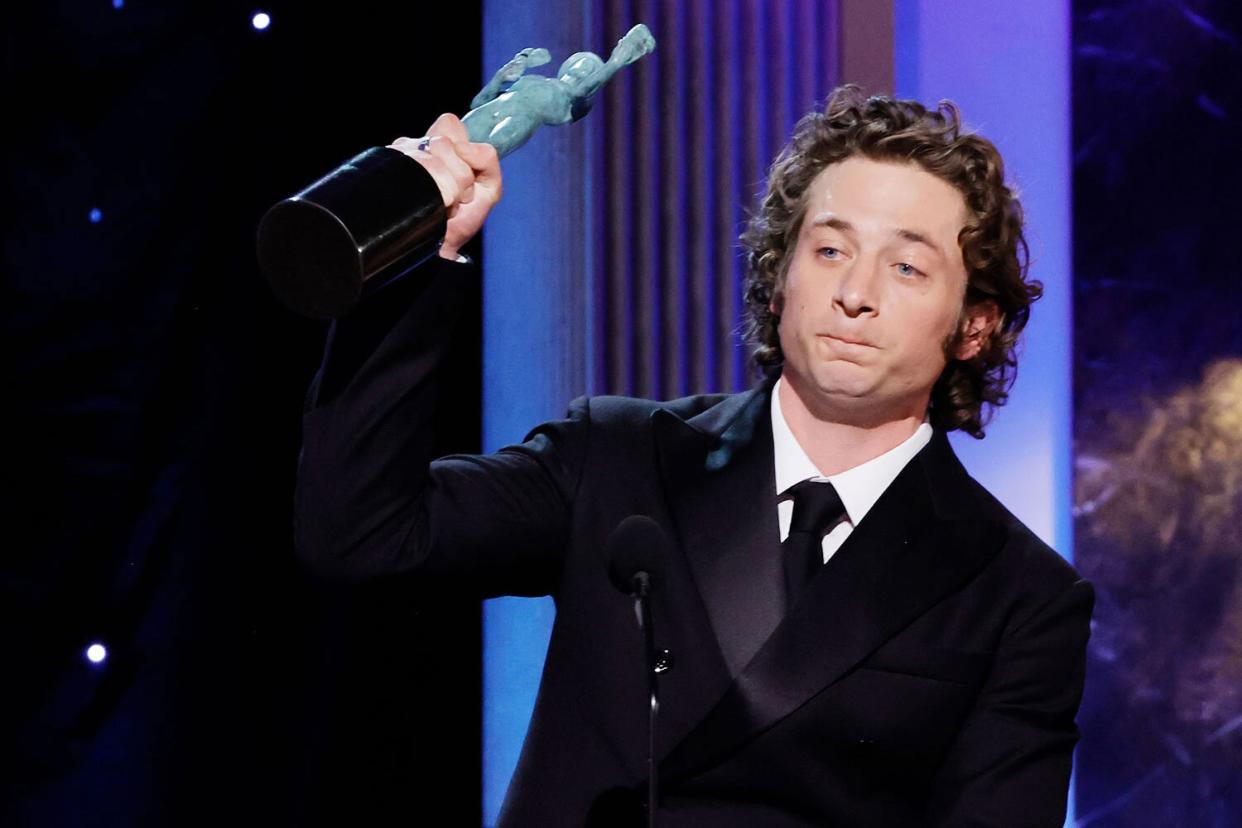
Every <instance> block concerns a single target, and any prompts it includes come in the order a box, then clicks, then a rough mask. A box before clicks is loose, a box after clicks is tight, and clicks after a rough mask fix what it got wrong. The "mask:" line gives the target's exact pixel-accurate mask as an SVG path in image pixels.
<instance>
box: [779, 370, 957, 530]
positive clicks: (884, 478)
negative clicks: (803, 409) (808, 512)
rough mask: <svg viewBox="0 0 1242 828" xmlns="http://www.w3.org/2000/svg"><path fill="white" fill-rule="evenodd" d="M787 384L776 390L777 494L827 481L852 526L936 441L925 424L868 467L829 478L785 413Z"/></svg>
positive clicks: (925, 422)
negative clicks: (782, 394)
mask: <svg viewBox="0 0 1242 828" xmlns="http://www.w3.org/2000/svg"><path fill="white" fill-rule="evenodd" d="M783 381H784V380H782V379H778V380H777V381H776V385H774V386H773V387H772V403H771V415H772V446H773V449H774V451H775V466H776V492H777V494H778V495H780V494H783V493H784V492H786V491H788V490H789V488H790V487H791V486H793V485H795V484H797V483H801V482H802V481H803V480H826V481H828V482H829V483H831V484H832V485H833V488H835V489H836V490H837V494H838V495H839V496H840V498H841V502H842V503H843V504H844V505H845V513H846V514H847V515H848V516H849V519H850V523H852V524H854V525H855V526H857V525H858V522H859V521H861V520H862V519H863V517H864V516H865V515H866V514H867V512H868V511H870V509H871V507H872V506H874V505H875V502H876V501H877V500H879V499H880V495H882V494H884V490H885V489H887V488H888V487H889V484H891V483H892V482H893V480H894V479H895V478H896V477H897V475H898V474H900V473H901V470H902V469H904V468H905V467H906V464H907V463H909V462H910V461H911V460H912V459H913V458H914V455H916V454H918V453H919V452H920V451H921V450H922V448H923V446H925V445H927V443H928V442H929V441H930V440H931V438H932V427H931V425H930V424H929V423H928V422H927V421H924V422H923V423H922V424H921V425H920V426H919V427H918V428H917V429H915V430H914V433H913V434H911V435H910V436H909V437H908V438H906V439H905V440H904V441H903V442H901V443H899V444H898V445H896V446H894V447H893V448H891V449H889V450H888V451H886V452H884V453H883V454H881V455H880V456H879V457H874V458H872V459H870V460H868V461H867V462H865V463H861V464H859V465H857V466H854V467H853V468H852V469H846V470H845V471H843V472H840V473H839V474H834V475H832V476H825V475H824V474H822V473H821V472H820V470H819V469H818V468H816V466H815V464H814V463H813V462H812V461H811V458H810V457H808V456H807V453H806V452H805V451H804V450H803V449H802V446H801V445H799V443H798V439H797V438H796V437H794V435H793V432H792V431H791V430H790V429H789V424H788V423H786V422H785V415H784V414H783V413H782V412H781V399H780V389H781V383H782V382H783Z"/></svg>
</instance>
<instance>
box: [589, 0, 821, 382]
mask: <svg viewBox="0 0 1242 828" xmlns="http://www.w3.org/2000/svg"><path fill="white" fill-rule="evenodd" d="M838 17H839V15H838V8H837V2H836V0H832V2H796V1H795V0H790V1H789V2H776V1H775V0H768V1H767V2H760V0H719V2H707V0H688V2H672V1H671V0H659V1H658V2H657V0H602V2H600V4H599V5H598V6H596V9H595V14H594V19H595V20H596V21H598V32H599V40H600V42H601V43H603V44H608V45H611V44H612V43H615V42H616V41H617V39H619V38H620V37H621V36H622V35H623V34H624V33H625V31H626V30H627V29H629V27H630V26H632V25H634V23H636V22H638V21H642V22H645V23H647V25H648V26H650V27H651V30H652V32H653V33H654V34H655V37H656V40H657V42H658V47H657V49H656V51H655V53H654V54H653V55H651V56H650V57H648V58H645V59H644V60H642V61H640V62H639V63H638V64H636V65H635V66H633V67H632V68H631V69H630V70H629V71H627V72H623V73H621V74H619V75H618V76H617V77H616V78H615V79H614V80H613V82H612V87H611V88H610V89H609V90H608V91H607V92H606V93H605V95H604V98H605V100H604V103H603V107H602V108H603V110H604V113H602V114H603V115H604V117H598V116H592V118H593V120H591V122H590V125H589V127H588V129H589V130H590V132H591V137H590V139H589V140H588V146H589V148H590V149H589V152H590V161H589V164H588V167H589V169H590V170H591V171H592V172H591V176H592V181H593V186H594V188H595V191H594V192H595V196H594V197H593V198H591V199H589V200H588V203H589V205H590V207H591V209H592V210H593V211H596V215H594V216H591V217H590V218H589V220H588V223H589V224H591V226H592V234H593V238H594V240H595V242H596V243H597V244H598V245H599V246H600V248H601V253H600V255H597V256H595V257H594V258H593V260H592V264H593V267H592V272H591V273H590V274H589V280H590V283H591V286H592V290H591V297H592V303H591V304H592V307H591V309H590V313H591V320H592V324H591V332H592V333H591V336H592V342H591V351H592V352H591V359H590V365H589V374H590V375H589V377H588V382H589V385H590V388H589V390H590V391H592V392H593V393H617V394H631V395H638V396H650V397H661V398H664V397H676V396H681V395H684V394H690V393H697V392H703V391H730V390H737V389H741V388H744V387H746V386H748V385H749V384H750V383H751V381H752V379H753V375H752V373H751V371H750V369H749V366H748V359H747V349H746V348H745V346H744V345H743V343H742V341H741V326H742V276H743V266H742V264H743V263H742V258H741V256H740V252H739V249H738V246H737V236H738V234H739V233H740V232H741V230H742V227H743V226H744V223H745V220H746V215H747V212H746V211H748V210H750V209H753V207H754V205H755V204H756V201H757V195H758V193H759V192H760V191H761V189H762V186H763V180H764V177H765V174H766V170H767V165H768V163H769V162H770V161H771V159H772V156H773V155H775V153H776V152H777V151H778V150H779V149H780V147H781V146H782V144H783V143H784V141H785V139H786V138H787V137H788V135H789V132H790V130H791V129H792V127H793V124H794V123H795V122H796V121H797V119H798V118H799V117H800V116H801V115H802V114H803V113H805V112H807V111H808V110H809V109H811V108H812V107H813V106H815V105H817V104H818V103H820V102H822V100H823V99H824V97H825V96H826V95H827V94H828V92H829V91H830V90H831V89H832V87H833V86H834V85H835V84H836V83H837V82H838V79H839V69H838V67H839V63H840V48H839V41H840V33H839V29H838V25H837V21H838Z"/></svg>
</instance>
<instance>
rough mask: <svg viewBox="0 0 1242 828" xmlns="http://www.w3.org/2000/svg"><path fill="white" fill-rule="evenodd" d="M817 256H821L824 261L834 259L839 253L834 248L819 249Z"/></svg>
mask: <svg viewBox="0 0 1242 828" xmlns="http://www.w3.org/2000/svg"><path fill="white" fill-rule="evenodd" d="M819 255H821V256H823V257H824V258H825V259H835V258H837V257H838V256H840V255H841V251H840V250H838V249H837V248H835V247H821V248H820V249H819Z"/></svg>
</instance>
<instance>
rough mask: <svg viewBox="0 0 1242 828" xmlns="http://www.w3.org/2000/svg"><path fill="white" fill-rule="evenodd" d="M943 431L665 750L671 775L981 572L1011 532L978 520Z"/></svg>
mask: <svg viewBox="0 0 1242 828" xmlns="http://www.w3.org/2000/svg"><path fill="white" fill-rule="evenodd" d="M966 485H967V478H966V475H965V472H964V471H963V470H962V469H961V466H960V464H958V463H957V459H956V458H955V457H953V454H952V451H951V450H950V449H949V447H948V443H947V441H945V440H944V437H943V435H937V436H936V437H934V438H933V440H932V443H931V444H929V445H928V446H927V447H926V448H925V449H924V450H923V451H922V452H920V454H919V455H918V457H916V458H915V460H913V461H911V462H910V464H909V465H907V466H906V468H905V469H904V470H903V471H902V472H901V474H899V475H898V477H897V479H896V480H894V481H893V484H892V485H891V486H889V488H888V490H887V491H885V493H884V494H883V495H882V496H881V498H880V499H879V500H878V501H877V502H876V504H875V506H873V507H872V509H871V511H870V512H868V513H867V516H866V518H864V519H863V520H862V521H861V522H860V523H859V525H858V526H857V527H856V528H855V530H854V532H853V533H852V534H851V535H850V537H849V539H848V540H847V541H846V542H845V544H844V545H843V546H842V547H841V549H839V550H838V551H837V553H836V554H835V555H834V556H833V557H832V559H831V560H830V561H829V562H828V564H827V565H825V567H824V569H823V571H822V572H820V574H819V575H818V576H817V577H816V578H815V580H814V582H812V584H811V586H810V587H809V588H808V589H807V591H806V592H805V593H804V595H803V597H802V599H801V600H799V602H798V603H797V604H796V605H795V606H793V607H792V608H791V609H790V611H789V612H788V613H787V614H786V616H785V618H784V619H783V621H782V622H781V623H780V625H779V626H778V627H777V628H776V630H775V632H774V633H773V634H772V636H771V637H770V638H769V639H768V640H767V641H766V643H765V644H764V645H763V647H762V648H761V649H760V651H759V652H758V653H757V654H756V655H755V657H754V659H753V660H752V661H751V662H750V663H749V664H747V666H746V669H745V670H744V671H743V672H742V673H741V675H739V676H738V677H737V679H736V680H735V681H734V682H733V684H732V685H731V686H730V687H729V689H728V691H726V693H725V695H724V697H723V698H722V699H721V700H720V702H719V703H718V704H717V705H716V706H715V707H714V708H713V709H712V710H711V712H710V713H709V714H708V715H707V716H706V717H704V719H703V720H702V721H700V722H699V724H698V725H697V726H696V727H695V728H694V730H692V731H691V732H690V733H689V734H688V736H687V737H686V739H685V740H684V741H683V742H682V743H680V744H679V745H677V746H676V748H675V749H674V750H673V751H672V752H671V753H670V754H669V755H668V756H667V757H666V758H665V759H664V763H663V764H664V769H663V770H662V773H663V774H664V777H663V778H665V779H670V780H671V779H673V778H675V777H677V776H680V775H684V774H688V773H691V772H693V771H694V770H696V769H698V768H701V767H703V766H705V765H708V764H710V763H711V762H713V761H714V760H717V759H718V758H720V757H721V756H723V755H725V754H726V753H728V752H730V751H732V750H734V749H736V748H737V747H738V746H740V745H741V744H743V743H744V742H746V741H748V740H749V739H751V738H753V737H755V736H756V735H758V734H759V733H761V732H762V731H764V730H766V729H767V728H769V727H771V726H772V725H773V724H775V723H776V722H778V721H780V720H781V719H782V718H784V717H785V716H788V715H789V714H790V713H792V712H793V711H795V710H796V709H798V708H799V707H801V706H802V705H803V704H805V703H806V702H807V701H809V700H810V699H811V698H812V697H813V696H815V695H816V694H817V693H819V692H820V691H821V690H823V689H824V688H825V687H826V686H828V685H829V684H831V683H832V682H834V681H836V680H837V679H839V678H840V677H841V676H842V675H844V674H845V673H846V672H848V671H849V670H850V669H852V668H853V667H854V666H855V665H857V664H858V663H859V662H860V661H862V660H863V659H865V658H866V657H867V656H868V655H869V654H870V653H871V652H873V651H874V650H875V649H877V648H878V647H879V646H880V645H882V644H883V643H884V642H885V641H887V640H888V639H889V638H891V637H892V636H893V635H895V634H896V633H897V632H899V631H900V630H902V629H903V628H904V627H906V626H908V625H909V624H910V623H911V622H913V621H914V620H915V619H916V618H918V617H919V616H920V615H922V614H923V613H924V612H926V611H927V610H929V609H930V608H931V607H932V606H934V605H935V604H936V603H938V602H939V601H941V600H942V599H943V598H945V597H946V596H947V595H949V594H950V593H951V592H953V591H955V590H956V589H958V588H959V587H961V586H962V585H963V584H964V583H965V582H966V581H968V580H969V579H970V578H971V577H973V576H974V575H975V574H976V573H977V572H978V571H979V570H980V569H981V568H982V567H983V565H984V564H985V563H987V561H988V560H989V559H990V558H991V557H992V555H994V554H995V552H996V550H997V549H998V548H999V545H1000V543H1001V542H1002V540H1003V531H1002V530H1001V528H1000V527H999V526H998V525H996V524H992V523H988V522H983V521H980V520H972V519H970V518H969V517H968V515H969V514H970V513H971V512H972V511H973V510H971V509H970V508H969V505H968V504H966V505H964V504H962V502H961V500H960V497H961V496H962V495H963V494H964V493H965V492H966V491H967V489H966Z"/></svg>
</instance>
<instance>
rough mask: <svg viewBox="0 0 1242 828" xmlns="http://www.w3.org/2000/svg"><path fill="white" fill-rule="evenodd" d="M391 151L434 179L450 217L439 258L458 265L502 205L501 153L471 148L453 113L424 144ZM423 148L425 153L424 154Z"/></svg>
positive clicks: (407, 142)
mask: <svg viewBox="0 0 1242 828" xmlns="http://www.w3.org/2000/svg"><path fill="white" fill-rule="evenodd" d="M427 139H430V140H427ZM389 146H390V147H391V148H392V149H395V150H400V151H401V152H403V153H405V154H406V155H408V156H410V157H411V158H413V159H414V160H415V161H417V162H418V163H419V164H422V165H423V168H424V169H425V170H427V172H429V173H431V177H432V178H434V179H435V182H436V185H437V186H438V187H439V188H440V195H441V196H442V197H443V198H444V208H445V210H447V211H448V229H447V230H446V231H445V234H444V244H442V245H441V246H440V255H441V256H442V257H443V258H445V259H456V258H457V251H458V250H460V249H461V247H462V246H463V245H464V244H465V243H466V242H468V241H470V239H472V238H474V235H475V233H478V232H479V228H481V227H482V226H483V222H484V220H485V219H486V218H487V214H488V213H490V212H491V210H492V208H493V207H494V206H496V202H498V201H500V193H501V180H500V158H499V156H497V154H496V148H495V147H493V146H492V145H491V144H476V143H473V142H471V140H470V136H469V135H468V134H467V132H466V127H465V126H464V125H463V124H462V122H461V119H459V118H458V117H457V116H456V115H453V114H450V113H445V114H444V115H441V116H440V117H439V118H437V119H436V122H435V123H434V124H432V125H431V129H429V130H427V136H426V138H425V139H424V138H398V139H397V140H396V141H393V142H392V143H391V144H389ZM420 146H425V147H426V149H419V147H420Z"/></svg>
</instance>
